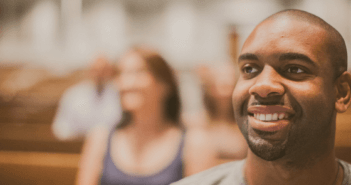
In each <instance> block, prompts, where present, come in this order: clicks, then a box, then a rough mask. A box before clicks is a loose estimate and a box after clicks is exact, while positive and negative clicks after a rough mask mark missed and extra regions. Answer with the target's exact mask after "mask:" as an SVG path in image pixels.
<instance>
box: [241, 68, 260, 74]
mask: <svg viewBox="0 0 351 185" xmlns="http://www.w3.org/2000/svg"><path fill="white" fill-rule="evenodd" d="M257 71H258V70H257V69H256V68H254V67H251V66H247V67H244V68H243V72H244V73H246V74H251V73H256V72H257Z"/></svg>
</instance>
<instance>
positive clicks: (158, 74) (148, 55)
mask: <svg viewBox="0 0 351 185" xmlns="http://www.w3.org/2000/svg"><path fill="white" fill-rule="evenodd" d="M132 52H135V53H136V54H138V55H139V56H140V57H141V58H142V59H143V60H144V61H145V63H146V66H147V68H148V69H149V70H150V72H151V73H152V75H153V76H154V77H155V79H156V80H158V81H160V82H162V83H164V84H165V85H167V86H168V87H169V89H170V91H169V93H168V95H167V96H166V100H165V101H164V102H165V105H164V114H165V117H166V118H167V119H168V120H170V121H171V123H172V124H174V125H176V126H180V122H179V118H180V109H181V103H180V97H179V90H178V84H177V81H176V78H175V75H174V72H173V70H172V69H171V67H170V66H169V65H168V64H167V62H166V61H165V60H164V59H163V57H161V55H160V54H159V53H157V52H156V51H154V50H152V49H148V48H144V47H134V48H132ZM131 120H132V116H131V114H130V112H127V111H124V112H123V114H122V119H121V121H120V123H119V124H118V125H117V129H121V128H124V127H126V126H127V125H129V123H130V122H131Z"/></svg>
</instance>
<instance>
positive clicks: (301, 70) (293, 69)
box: [287, 67, 306, 74]
mask: <svg viewBox="0 0 351 185" xmlns="http://www.w3.org/2000/svg"><path fill="white" fill-rule="evenodd" d="M287 71H288V72H289V73H295V74H300V73H305V72H306V71H305V70H303V69H301V68H299V67H289V68H288V70H287Z"/></svg>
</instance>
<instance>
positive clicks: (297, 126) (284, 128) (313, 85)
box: [233, 19, 336, 161]
mask: <svg viewBox="0 0 351 185" xmlns="http://www.w3.org/2000/svg"><path fill="white" fill-rule="evenodd" d="M326 40H327V38H326V32H325V31H324V30H323V29H322V28H320V27H317V26H315V25H311V24H309V23H307V22H302V21H297V20H291V19H280V20H268V21H265V22H264V23H262V24H260V25H259V26H258V27H257V28H256V29H255V30H254V31H253V33H251V35H250V36H249V38H248V39H247V40H246V42H245V44H244V46H243V48H242V51H241V54H240V57H239V61H238V65H239V69H240V77H239V80H238V83H237V85H236V87H235V89H234V92H233V106H234V113H235V118H236V120H237V123H238V125H239V127H240V129H241V131H242V133H243V135H244V137H245V138H246V140H247V142H248V144H249V146H250V149H251V151H252V152H253V153H255V154H256V155H257V156H259V157H261V158H263V159H265V160H268V161H271V160H276V159H279V158H281V157H284V156H286V157H294V156H295V157H301V156H306V154H311V153H314V154H318V153H321V152H325V150H326V149H325V148H326V147H325V146H326V144H327V143H326V142H328V143H330V142H333V141H334V140H333V138H334V135H333V132H332V128H333V127H332V124H333V123H334V122H333V119H334V121H335V114H336V113H335V108H334V106H335V96H336V94H335V93H336V92H335V88H334V79H333V70H332V65H331V62H330V61H329V58H330V57H329V54H328V53H327V46H326V44H325V43H326Z"/></svg>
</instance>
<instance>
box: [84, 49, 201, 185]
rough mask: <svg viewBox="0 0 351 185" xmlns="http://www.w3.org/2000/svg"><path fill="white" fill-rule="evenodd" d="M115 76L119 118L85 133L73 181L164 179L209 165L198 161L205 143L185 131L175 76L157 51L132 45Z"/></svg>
mask: <svg viewBox="0 0 351 185" xmlns="http://www.w3.org/2000/svg"><path fill="white" fill-rule="evenodd" d="M116 81H117V84H118V87H119V89H120V97H121V105H122V107H123V109H124V115H123V118H122V121H121V123H120V124H118V127H117V129H115V130H113V131H107V130H106V129H104V128H97V129H94V131H93V132H92V133H91V134H90V136H89V137H88V138H87V140H86V143H85V146H84V147H83V153H82V158H81V163H80V168H79V172H78V176H77V177H78V178H77V184H81V185H87V184H98V183H100V184H123V185H148V184H150V185H164V184H170V183H171V182H174V181H177V180H179V179H181V178H182V177H183V176H187V175H191V174H193V173H196V172H199V171H202V170H203V169H206V168H207V167H206V161H205V162H203V163H201V162H200V161H199V160H206V159H205V158H204V157H201V156H200V157H199V155H200V154H201V153H203V152H206V147H205V144H204V143H203V144H201V143H202V142H198V141H196V138H195V139H194V138H193V137H185V132H184V130H183V129H182V127H181V124H180V120H179V114H180V98H179V93H178V86H177V83H176V79H175V76H174V74H173V71H172V70H171V68H170V67H169V66H168V64H167V63H166V62H165V60H164V59H163V58H162V57H161V56H160V55H159V54H158V53H156V52H155V51H152V50H150V49H146V48H134V49H132V50H131V51H129V52H128V53H127V54H126V55H125V56H124V57H123V58H122V59H121V61H120V64H119V74H118V77H117V79H116ZM196 145H198V146H197V147H196ZM199 146H200V147H199ZM201 146H202V147H201ZM198 149H200V150H198ZM201 149H202V150H201ZM204 156H206V155H204ZM199 164H200V165H199Z"/></svg>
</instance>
